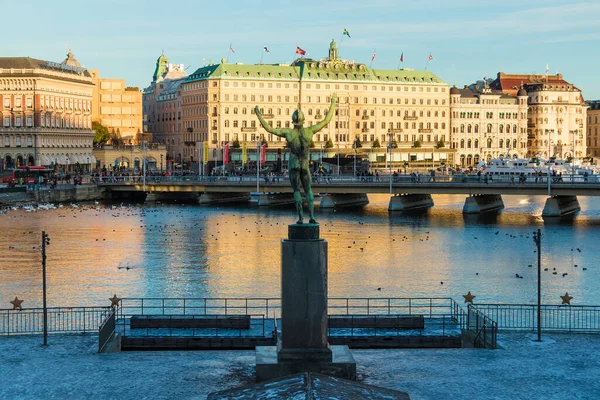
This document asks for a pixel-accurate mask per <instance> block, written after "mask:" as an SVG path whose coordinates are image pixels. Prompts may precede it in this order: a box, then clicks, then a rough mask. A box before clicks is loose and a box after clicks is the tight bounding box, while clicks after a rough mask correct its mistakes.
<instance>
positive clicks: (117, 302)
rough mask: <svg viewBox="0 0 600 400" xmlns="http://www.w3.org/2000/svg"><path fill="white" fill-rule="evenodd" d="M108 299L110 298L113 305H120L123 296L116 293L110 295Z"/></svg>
mask: <svg viewBox="0 0 600 400" xmlns="http://www.w3.org/2000/svg"><path fill="white" fill-rule="evenodd" d="M108 299H109V300H110V303H111V304H110V306H111V307H119V302H120V301H121V298H119V297H117V294H116V293H115V295H114V296H113V297H109V298H108Z"/></svg>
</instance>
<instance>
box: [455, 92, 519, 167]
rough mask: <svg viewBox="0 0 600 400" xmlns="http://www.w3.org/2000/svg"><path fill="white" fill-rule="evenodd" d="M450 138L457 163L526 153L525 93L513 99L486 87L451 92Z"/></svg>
mask: <svg viewBox="0 0 600 400" xmlns="http://www.w3.org/2000/svg"><path fill="white" fill-rule="evenodd" d="M450 129H451V132H450V136H451V137H452V148H453V149H456V150H457V153H456V157H457V163H459V164H461V165H464V166H477V164H478V163H479V161H482V160H488V159H490V158H498V157H525V156H526V154H527V92H525V91H524V90H519V91H518V92H517V93H516V97H513V96H510V95H508V94H505V93H503V92H501V91H498V90H492V89H490V88H489V87H487V86H486V87H478V86H471V87H470V88H469V87H467V86H465V87H464V88H463V89H458V88H457V87H453V88H451V89H450Z"/></svg>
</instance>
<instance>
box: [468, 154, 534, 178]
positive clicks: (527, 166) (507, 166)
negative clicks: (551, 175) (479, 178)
mask: <svg viewBox="0 0 600 400" xmlns="http://www.w3.org/2000/svg"><path fill="white" fill-rule="evenodd" d="M477 169H478V170H479V171H481V174H482V175H483V174H485V173H487V174H488V175H491V176H519V175H521V174H525V176H535V175H537V174H538V173H539V172H540V171H542V173H543V172H544V171H543V169H542V168H541V167H540V166H539V165H538V163H537V162H536V161H535V160H534V159H529V158H492V159H489V160H487V161H481V162H480V163H479V164H478V165H477Z"/></svg>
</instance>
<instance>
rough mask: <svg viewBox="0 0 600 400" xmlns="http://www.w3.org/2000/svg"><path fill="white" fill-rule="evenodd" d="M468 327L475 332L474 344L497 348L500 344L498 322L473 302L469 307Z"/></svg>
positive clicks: (475, 345) (481, 346) (480, 346)
mask: <svg viewBox="0 0 600 400" xmlns="http://www.w3.org/2000/svg"><path fill="white" fill-rule="evenodd" d="M466 329H467V330H469V331H471V332H473V334H474V338H473V346H474V347H479V348H487V349H495V348H496V347H497V345H498V341H497V340H498V324H497V323H496V322H494V321H493V320H492V319H490V318H489V317H488V316H486V315H485V314H484V313H483V312H481V311H480V310H479V309H477V308H476V307H475V306H473V305H472V304H469V306H468V309H467V324H466Z"/></svg>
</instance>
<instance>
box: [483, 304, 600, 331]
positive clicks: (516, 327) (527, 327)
mask: <svg viewBox="0 0 600 400" xmlns="http://www.w3.org/2000/svg"><path fill="white" fill-rule="evenodd" d="M473 307H474V308H477V309H478V310H480V311H481V312H483V313H484V314H485V315H486V316H488V317H489V318H491V319H492V320H494V321H496V322H497V324H498V329H499V330H506V331H532V332H533V331H535V330H537V305H535V304H475V305H474V306H473ZM541 327H542V330H543V331H545V332H581V333H600V306H578V305H542V307H541Z"/></svg>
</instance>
